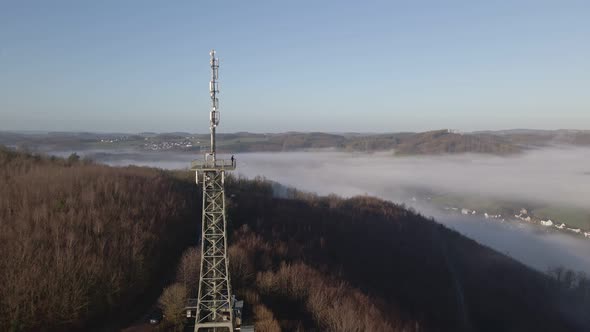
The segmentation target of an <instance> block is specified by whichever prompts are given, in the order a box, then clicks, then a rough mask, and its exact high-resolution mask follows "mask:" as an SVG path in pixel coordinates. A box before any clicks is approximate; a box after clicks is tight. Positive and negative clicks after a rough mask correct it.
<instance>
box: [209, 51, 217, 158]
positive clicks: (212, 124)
mask: <svg viewBox="0 0 590 332" xmlns="http://www.w3.org/2000/svg"><path fill="white" fill-rule="evenodd" d="M209 54H210V55H211V82H209V93H210V94H211V114H210V116H209V128H210V129H211V155H212V156H213V160H215V153H216V151H215V128H216V127H217V125H219V99H217V94H218V93H219V82H217V79H218V77H219V59H218V58H216V57H215V50H211V52H210V53H209Z"/></svg>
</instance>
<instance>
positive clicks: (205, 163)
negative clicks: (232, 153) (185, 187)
mask: <svg viewBox="0 0 590 332" xmlns="http://www.w3.org/2000/svg"><path fill="white" fill-rule="evenodd" d="M235 169H236V160H235V159H233V160H232V159H217V158H216V159H213V158H207V157H205V159H200V160H199V159H195V160H193V161H192V162H191V171H201V172H203V171H233V170H235Z"/></svg>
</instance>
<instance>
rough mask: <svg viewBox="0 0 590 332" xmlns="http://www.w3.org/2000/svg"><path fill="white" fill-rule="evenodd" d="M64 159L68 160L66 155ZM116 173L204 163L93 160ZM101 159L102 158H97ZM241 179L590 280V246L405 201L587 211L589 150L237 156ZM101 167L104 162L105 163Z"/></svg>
mask: <svg viewBox="0 0 590 332" xmlns="http://www.w3.org/2000/svg"><path fill="white" fill-rule="evenodd" d="M62 154H65V152H64V153H62ZM96 156H97V157H99V158H96V159H97V161H103V162H105V163H107V164H111V165H128V164H136V165H146V166H153V167H161V168H167V169H174V168H187V167H188V166H189V164H190V160H191V159H196V158H201V156H199V155H189V154H182V153H141V154H137V153H135V154H134V153H129V152H128V151H126V152H125V153H123V154H121V155H113V154H109V155H107V156H105V155H96ZM100 156H102V157H100ZM236 158H237V161H238V169H237V173H238V174H240V175H243V176H246V177H250V178H251V177H254V176H258V175H260V176H264V177H266V178H267V179H269V180H273V181H276V182H279V183H281V184H284V185H287V186H292V187H295V188H298V189H300V190H304V191H311V192H316V193H318V194H321V195H326V194H331V193H334V194H337V195H340V196H344V197H348V196H354V195H362V194H369V195H374V196H378V197H381V198H384V199H387V200H392V201H395V202H400V201H402V200H404V202H405V203H406V204H409V205H412V206H413V207H415V208H416V209H417V210H418V211H420V212H421V213H423V214H424V215H427V216H433V217H435V218H436V219H437V220H438V221H439V222H441V223H444V224H445V225H447V226H448V227H451V228H454V229H456V230H458V231H459V232H461V233H463V234H465V235H467V236H469V237H471V238H473V239H475V240H477V241H478V242H480V243H483V244H485V245H488V246H490V247H492V248H494V249H496V250H498V251H501V252H504V253H507V254H509V255H511V256H512V257H514V258H516V259H518V260H520V261H523V262H525V263H527V264H529V265H530V266H533V267H535V268H537V269H539V270H542V271H545V270H547V268H549V267H552V266H557V265H563V266H566V267H568V268H571V269H575V270H584V271H586V272H587V273H590V255H588V252H590V241H588V240H585V239H583V238H579V237H574V236H571V235H567V234H560V233H556V232H549V233H548V232H544V231H543V230H542V229H541V228H540V227H538V226H534V225H523V224H517V223H501V222H500V221H489V220H485V219H483V218H481V217H477V216H469V217H465V216H454V215H448V214H446V213H443V212H442V211H440V210H437V209H434V208H433V207H432V206H431V205H428V203H427V202H424V201H417V202H413V201H408V200H407V198H408V197H409V196H411V193H410V194H409V192H411V190H412V189H413V188H427V189H431V190H433V191H437V192H444V193H450V194H457V195H474V196H485V197H492V198H497V199H501V200H502V201H509V200H514V201H518V202H543V203H549V204H559V205H564V206H572V207H577V208H583V209H588V208H589V204H588V200H589V198H590V175H589V174H590V149H582V148H553V149H539V150H531V151H528V152H527V153H525V154H521V155H516V156H511V157H499V156H491V155H482V154H465V155H455V156H449V155H445V156H404V157H394V156H393V153H392V152H379V153H370V154H369V153H345V152H334V151H325V152H320V151H315V152H288V153H245V154H240V155H236ZM101 159H102V160H101Z"/></svg>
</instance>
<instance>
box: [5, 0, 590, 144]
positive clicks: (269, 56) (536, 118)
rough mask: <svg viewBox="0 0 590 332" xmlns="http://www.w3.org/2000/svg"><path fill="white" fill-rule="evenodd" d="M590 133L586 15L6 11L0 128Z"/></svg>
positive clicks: (401, 5) (421, 4)
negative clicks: (215, 78)
mask: <svg viewBox="0 0 590 332" xmlns="http://www.w3.org/2000/svg"><path fill="white" fill-rule="evenodd" d="M211 48H215V49H216V50H217V51H218V55H219V57H220V58H221V68H220V81H221V83H220V86H221V94H220V101H221V127H220V130H221V131H222V132H234V131H253V132H278V131H287V130H294V131H330V132H343V131H357V132H359V131H361V132H369V131H377V132H384V131H421V130H429V129H437V128H453V129H460V130H465V131H469V130H480V129H506V128H544V129H557V128H572V129H590V1H567V0H564V1H558V0H555V1H543V0H536V1H516V0H515V1H509V0H506V1H382V2H381V1H380V2H371V1H354V2H347V1H333V2H328V1H309V2H308V1H268V2H259V1H235V2H227V1H159V2H152V1H79V0H75V1H58V0H54V1H41V0H40V1H26V0H21V1H7V0H2V1H0V130H69V131H81V130H87V131H107V132H108V131H125V132H141V131H158V132H161V131H190V132H206V131H207V130H208V123H207V121H208V111H209V99H208V81H209V67H208V66H209V62H208V61H209V54H208V53H209V50H210V49H211Z"/></svg>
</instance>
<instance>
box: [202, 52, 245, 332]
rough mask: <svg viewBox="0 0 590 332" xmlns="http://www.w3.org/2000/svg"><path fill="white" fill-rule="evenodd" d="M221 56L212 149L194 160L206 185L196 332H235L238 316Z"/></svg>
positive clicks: (214, 73) (214, 85) (214, 65)
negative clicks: (222, 129) (222, 130)
mask: <svg viewBox="0 0 590 332" xmlns="http://www.w3.org/2000/svg"><path fill="white" fill-rule="evenodd" d="M218 69H219V59H217V58H216V57H215V50H212V51H211V82H210V84H209V91H210V93H211V113H210V118H209V120H210V127H209V128H210V130H211V151H210V152H209V153H207V154H205V156H204V160H194V161H193V162H192V163H191V170H194V171H195V173H196V182H197V184H202V185H203V219H202V239H201V274H200V278H199V295H198V298H197V307H196V319H195V332H205V331H207V332H213V331H215V332H219V331H224V332H225V331H227V332H233V331H234V328H235V317H234V312H233V303H232V301H233V299H232V292H231V284H230V276H229V261H228V257H227V231H226V225H227V223H226V219H225V190H224V180H225V171H226V170H234V169H235V167H236V163H235V160H234V159H233V157H232V159H231V160H223V159H217V156H216V152H215V128H216V127H217V126H218V125H219V100H218V99H217V94H218V93H219V86H218V82H217V79H218Z"/></svg>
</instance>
